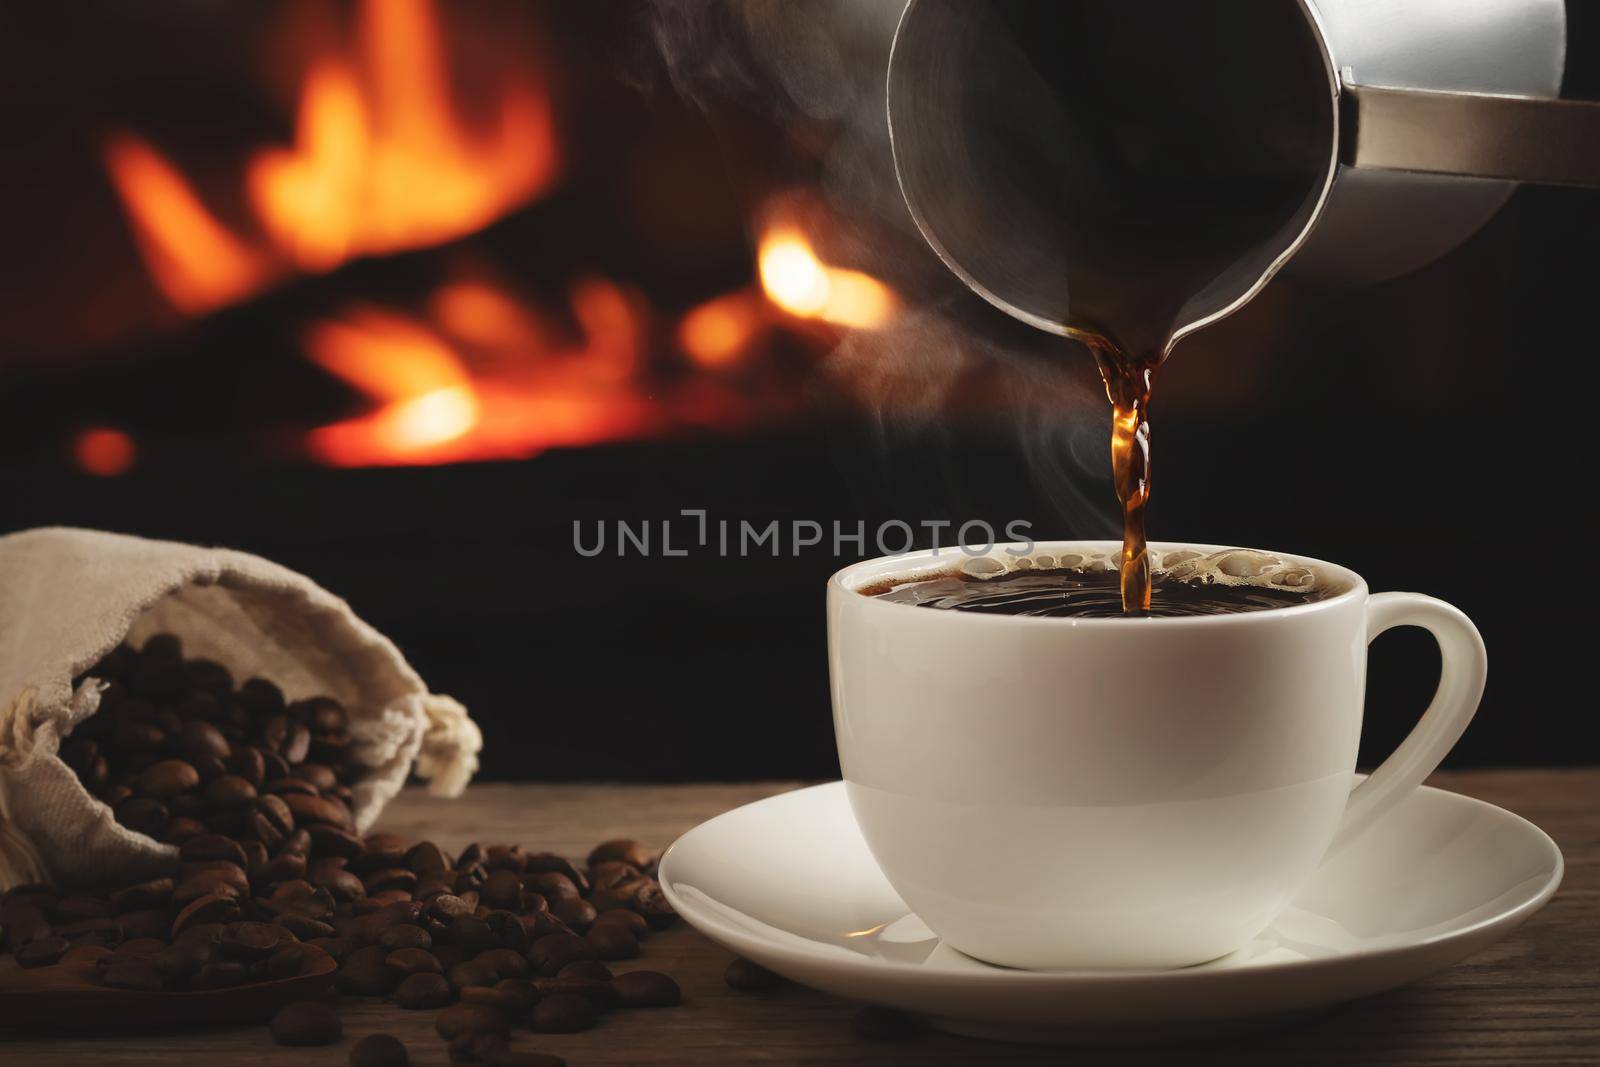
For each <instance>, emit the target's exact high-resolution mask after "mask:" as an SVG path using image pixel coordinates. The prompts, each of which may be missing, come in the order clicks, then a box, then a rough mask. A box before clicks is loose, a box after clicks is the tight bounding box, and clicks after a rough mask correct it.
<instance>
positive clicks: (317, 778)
mask: <svg viewBox="0 0 1600 1067" xmlns="http://www.w3.org/2000/svg"><path fill="white" fill-rule="evenodd" d="M299 776H300V777H301V778H304V779H305V780H306V781H308V782H310V783H311V784H312V785H314V786H316V787H317V790H318V792H321V791H323V790H328V789H332V788H334V787H335V786H337V785H338V784H339V776H338V775H336V774H335V773H334V772H333V768H332V767H327V766H324V765H323V764H320V763H302V764H301V765H300V767H299Z"/></svg>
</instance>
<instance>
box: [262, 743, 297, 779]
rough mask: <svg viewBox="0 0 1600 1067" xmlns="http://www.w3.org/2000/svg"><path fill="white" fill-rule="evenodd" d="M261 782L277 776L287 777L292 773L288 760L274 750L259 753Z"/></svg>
mask: <svg viewBox="0 0 1600 1067" xmlns="http://www.w3.org/2000/svg"><path fill="white" fill-rule="evenodd" d="M261 766H262V775H263V777H262V779H261V780H262V782H263V783H266V782H270V781H273V780H275V779H278V778H287V777H289V775H290V774H291V773H292V771H291V770H290V767H289V761H288V760H286V759H284V758H283V757H282V756H281V755H279V754H278V753H276V752H267V751H265V750H263V751H262V753H261Z"/></svg>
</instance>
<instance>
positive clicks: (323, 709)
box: [290, 697, 350, 734]
mask: <svg viewBox="0 0 1600 1067" xmlns="http://www.w3.org/2000/svg"><path fill="white" fill-rule="evenodd" d="M290 712H291V713H292V714H293V715H294V717H295V719H296V720H298V721H299V722H303V723H305V724H306V725H307V726H309V727H311V729H313V730H315V731H316V732H317V733H319V734H340V733H344V731H345V730H346V729H347V728H348V727H349V725H350V720H349V718H348V717H347V716H346V715H345V712H344V705H342V704H340V703H339V702H338V701H337V700H334V699H333V698H332V697H312V698H311V699H310V700H297V701H295V703H294V706H293V707H291V708H290Z"/></svg>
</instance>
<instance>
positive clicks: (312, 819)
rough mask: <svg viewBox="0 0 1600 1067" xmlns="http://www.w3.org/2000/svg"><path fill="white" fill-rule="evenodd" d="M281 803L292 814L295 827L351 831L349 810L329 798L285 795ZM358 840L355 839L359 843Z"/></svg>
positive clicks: (298, 794)
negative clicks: (287, 807) (317, 827)
mask: <svg viewBox="0 0 1600 1067" xmlns="http://www.w3.org/2000/svg"><path fill="white" fill-rule="evenodd" d="M283 801H284V803H285V804H288V805H289V810H290V811H292V812H294V821H295V824H296V825H297V826H305V827H307V828H308V829H309V828H310V827H312V826H332V827H335V828H337V829H340V830H345V831H347V832H348V831H349V830H350V829H351V820H350V809H349V808H347V807H345V806H344V804H342V803H341V802H339V801H337V800H334V799H332V798H330V797H312V796H306V795H305V794H304V793H286V794H284V795H283ZM359 841H360V839H359V838H358V839H357V842H358V843H359Z"/></svg>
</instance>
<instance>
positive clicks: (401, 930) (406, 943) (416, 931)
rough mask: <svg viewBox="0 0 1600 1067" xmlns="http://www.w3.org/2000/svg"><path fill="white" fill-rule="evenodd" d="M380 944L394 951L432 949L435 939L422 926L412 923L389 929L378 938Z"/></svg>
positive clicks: (399, 924) (400, 924) (397, 924)
mask: <svg viewBox="0 0 1600 1067" xmlns="http://www.w3.org/2000/svg"><path fill="white" fill-rule="evenodd" d="M378 944H380V945H382V946H383V947H384V948H386V949H389V950H391V951H393V950H394V949H397V948H424V949H425V948H432V947H433V938H431V937H429V936H428V931H426V930H424V929H423V928H422V927H420V926H413V925H411V924H410V923H396V924H395V925H393V926H391V927H389V928H387V929H386V930H384V931H383V933H382V934H381V935H380V936H379V938H378Z"/></svg>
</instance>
